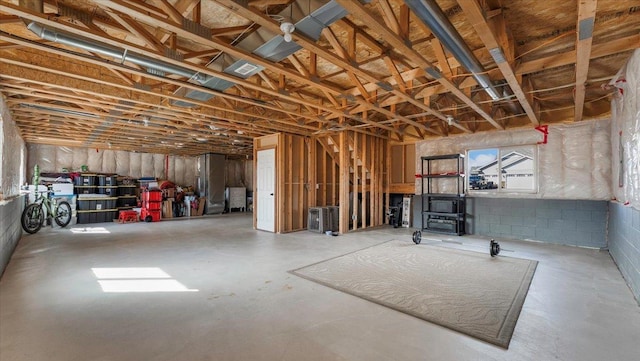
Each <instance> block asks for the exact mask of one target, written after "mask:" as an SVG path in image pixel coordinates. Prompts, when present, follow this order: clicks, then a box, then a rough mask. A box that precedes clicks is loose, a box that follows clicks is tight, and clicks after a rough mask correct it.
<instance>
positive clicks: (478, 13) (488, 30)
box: [458, 0, 540, 126]
mask: <svg viewBox="0 0 640 361" xmlns="http://www.w3.org/2000/svg"><path fill="white" fill-rule="evenodd" d="M458 3H459V4H460V7H461V8H462V10H463V11H464V13H465V14H466V16H467V20H469V22H470V23H471V25H472V26H473V28H474V29H475V30H476V33H477V34H478V36H479V37H480V39H481V40H482V42H483V43H484V45H485V47H486V48H487V49H488V50H489V53H490V54H491V56H492V57H493V60H494V61H495V62H496V64H497V65H498V68H499V69H500V71H501V72H502V74H503V75H504V78H505V79H506V80H507V83H508V84H509V86H510V87H511V90H512V91H513V93H514V94H515V96H516V98H517V99H518V101H519V102H520V105H522V108H523V109H524V111H525V112H526V113H527V116H528V117H529V120H531V123H533V124H534V125H536V126H538V125H540V121H539V120H538V118H537V116H536V114H535V112H534V111H533V108H532V107H531V104H530V103H529V101H528V100H527V97H526V96H525V94H524V92H523V91H522V85H521V84H520V83H519V82H518V79H517V77H516V75H515V72H514V70H513V67H512V66H511V64H509V61H508V59H507V54H508V53H511V49H506V48H505V46H508V44H505V42H504V41H503V42H502V44H500V42H499V39H498V36H497V35H496V34H495V33H494V30H493V29H492V27H491V26H490V25H489V23H488V22H487V19H485V15H484V12H483V10H482V8H481V7H480V5H479V4H478V2H477V0H459V1H458ZM496 19H502V15H499V16H496V17H494V18H492V19H491V21H492V22H494V23H495V22H496ZM501 24H503V25H504V21H502V22H501ZM503 31H504V30H503Z"/></svg>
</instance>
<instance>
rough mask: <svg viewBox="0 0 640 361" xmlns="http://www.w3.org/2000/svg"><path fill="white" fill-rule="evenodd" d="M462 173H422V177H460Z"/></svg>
mask: <svg viewBox="0 0 640 361" xmlns="http://www.w3.org/2000/svg"><path fill="white" fill-rule="evenodd" d="M461 176H463V175H462V174H423V175H422V178H460V177H461Z"/></svg>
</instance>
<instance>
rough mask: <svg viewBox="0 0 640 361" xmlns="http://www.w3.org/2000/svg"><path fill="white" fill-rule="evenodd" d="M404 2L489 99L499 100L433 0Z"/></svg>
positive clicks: (471, 55)
mask: <svg viewBox="0 0 640 361" xmlns="http://www.w3.org/2000/svg"><path fill="white" fill-rule="evenodd" d="M404 2H405V4H407V6H409V8H410V9H411V11H413V12H414V14H416V16H418V18H420V20H422V21H423V22H424V23H425V24H427V26H429V28H430V29H431V31H432V32H433V34H434V35H435V36H436V37H437V38H438V39H439V40H440V42H441V43H442V45H444V46H445V47H446V48H447V50H449V52H451V54H453V56H454V57H455V58H456V59H458V61H459V62H460V64H462V65H463V66H464V67H465V68H467V70H469V71H470V72H471V73H472V76H473V77H474V79H476V81H477V82H478V84H480V86H481V87H482V88H483V89H484V90H485V91H486V92H487V94H489V96H490V97H491V99H493V100H498V99H500V94H499V93H498V91H497V90H496V89H495V87H494V86H493V84H492V83H491V79H489V77H488V76H487V75H486V74H483V73H484V71H485V69H484V67H483V66H482V64H480V62H479V61H478V59H477V58H476V57H475V55H473V52H472V51H471V49H469V46H467V44H466V43H465V42H464V40H463V39H462V37H461V36H460V34H459V33H458V31H457V30H456V29H455V28H454V27H453V25H452V24H451V22H450V21H449V19H448V18H447V16H446V15H445V14H444V13H443V12H442V9H440V7H439V6H438V4H436V2H435V0H404Z"/></svg>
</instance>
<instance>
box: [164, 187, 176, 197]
mask: <svg viewBox="0 0 640 361" xmlns="http://www.w3.org/2000/svg"><path fill="white" fill-rule="evenodd" d="M162 195H163V196H164V197H165V198H175V196H176V189H175V188H165V189H163V190H162Z"/></svg>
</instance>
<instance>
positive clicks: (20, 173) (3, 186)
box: [0, 96, 27, 199]
mask: <svg viewBox="0 0 640 361" xmlns="http://www.w3.org/2000/svg"><path fill="white" fill-rule="evenodd" d="M0 127H2V132H1V133H0V154H1V158H2V159H1V161H2V164H1V166H2V170H1V171H0V199H11V198H13V197H16V196H18V195H19V194H20V185H21V184H22V183H23V182H25V180H26V178H25V174H24V170H23V169H24V168H22V164H23V163H24V162H26V159H25V157H26V155H27V154H26V146H25V143H24V141H23V140H22V137H20V133H19V132H18V128H17V127H16V125H15V123H14V121H13V119H12V118H11V114H10V113H9V109H8V107H7V105H6V103H5V101H4V97H3V96H0Z"/></svg>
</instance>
